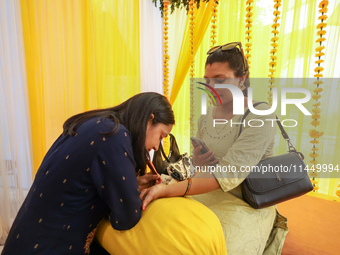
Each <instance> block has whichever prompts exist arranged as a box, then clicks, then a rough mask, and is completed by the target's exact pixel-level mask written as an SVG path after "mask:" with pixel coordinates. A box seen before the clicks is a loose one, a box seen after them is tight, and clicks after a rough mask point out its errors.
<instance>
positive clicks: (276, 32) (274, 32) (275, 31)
mask: <svg viewBox="0 0 340 255" xmlns="http://www.w3.org/2000/svg"><path fill="white" fill-rule="evenodd" d="M272 33H273V34H278V33H280V32H279V31H278V30H276V29H274V30H273V31H272Z"/></svg>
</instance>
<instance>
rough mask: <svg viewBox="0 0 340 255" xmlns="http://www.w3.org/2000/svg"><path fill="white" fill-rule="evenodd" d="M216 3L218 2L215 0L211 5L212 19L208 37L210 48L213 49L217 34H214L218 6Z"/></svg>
mask: <svg viewBox="0 0 340 255" xmlns="http://www.w3.org/2000/svg"><path fill="white" fill-rule="evenodd" d="M218 2H219V0H215V1H214V3H213V5H212V10H211V11H212V19H211V35H210V39H211V41H210V42H211V45H210V48H212V47H214V46H215V44H216V37H217V33H216V29H217V6H218Z"/></svg>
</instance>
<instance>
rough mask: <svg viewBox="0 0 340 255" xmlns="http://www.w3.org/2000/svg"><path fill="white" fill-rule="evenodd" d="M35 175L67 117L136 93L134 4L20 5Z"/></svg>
mask: <svg viewBox="0 0 340 255" xmlns="http://www.w3.org/2000/svg"><path fill="white" fill-rule="evenodd" d="M21 11H22V19H23V34H24V42H25V54H26V68H27V84H28V93H29V104H30V105H29V107H30V115H31V123H32V124H31V125H32V140H33V141H35V142H34V143H33V159H34V173H35V171H36V170H37V169H38V167H39V165H40V163H41V161H42V159H43V156H44V155H45V153H46V151H47V150H48V148H49V147H50V146H51V144H52V143H53V141H54V140H55V139H56V138H57V137H58V136H59V134H60V133H61V132H62V125H63V122H64V121H65V120H66V119H67V118H68V117H70V116H72V115H74V114H76V113H80V112H83V111H86V110H90V109H95V108H106V107H110V106H113V105H117V104H119V103H121V102H123V101H125V100H126V99H127V98H129V97H131V96H132V95H134V94H136V93H139V92H140V57H139V56H140V54H139V52H140V44H139V0H126V1H111V0H91V1H83V0H74V1H68V0H61V1H44V0H32V1H26V0H21Z"/></svg>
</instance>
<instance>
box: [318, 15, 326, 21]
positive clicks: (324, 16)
mask: <svg viewBox="0 0 340 255" xmlns="http://www.w3.org/2000/svg"><path fill="white" fill-rule="evenodd" d="M318 19H321V20H323V19H328V17H327V15H321V16H319V18H318Z"/></svg>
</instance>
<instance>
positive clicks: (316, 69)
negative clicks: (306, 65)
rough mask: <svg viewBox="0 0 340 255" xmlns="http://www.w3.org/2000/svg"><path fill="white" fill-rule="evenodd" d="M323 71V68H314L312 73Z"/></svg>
mask: <svg viewBox="0 0 340 255" xmlns="http://www.w3.org/2000/svg"><path fill="white" fill-rule="evenodd" d="M323 70H324V68H323V67H321V66H320V67H316V68H315V69H314V72H322V71H323Z"/></svg>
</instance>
